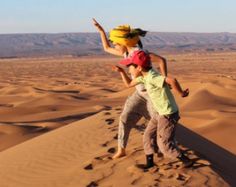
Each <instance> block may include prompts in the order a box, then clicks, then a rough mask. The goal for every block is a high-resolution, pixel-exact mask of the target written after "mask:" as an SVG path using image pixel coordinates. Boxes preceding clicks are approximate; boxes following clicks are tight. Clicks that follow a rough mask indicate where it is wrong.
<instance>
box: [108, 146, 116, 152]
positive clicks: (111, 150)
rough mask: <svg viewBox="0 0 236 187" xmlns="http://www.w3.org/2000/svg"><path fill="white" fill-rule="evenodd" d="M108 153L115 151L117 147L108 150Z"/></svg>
mask: <svg viewBox="0 0 236 187" xmlns="http://www.w3.org/2000/svg"><path fill="white" fill-rule="evenodd" d="M107 152H108V153H115V152H116V148H114V147H111V148H109V149H108V150H107Z"/></svg>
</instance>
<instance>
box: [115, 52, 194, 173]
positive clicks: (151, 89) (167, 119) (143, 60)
mask: <svg viewBox="0 0 236 187" xmlns="http://www.w3.org/2000/svg"><path fill="white" fill-rule="evenodd" d="M120 63H121V64H123V65H126V66H127V67H128V68H129V73H130V74H131V76H133V77H135V78H134V79H133V80H130V79H129V78H128V76H127V74H126V73H125V71H124V70H123V69H122V68H120V67H118V66H116V67H115V71H118V72H120V74H121V77H122V80H123V81H124V83H125V85H126V86H127V87H133V86H135V85H137V84H140V83H142V84H144V86H145V88H146V90H147V93H148V95H149V97H150V100H151V102H152V104H153V107H154V110H155V111H156V112H155V113H154V114H153V115H152V116H151V117H152V118H151V120H150V121H149V123H148V125H147V128H146V130H145V132H144V136H143V144H144V152H145V154H146V161H147V163H146V165H145V167H144V168H145V169H148V168H150V167H152V166H154V162H153V154H154V148H155V147H154V145H152V137H153V136H154V135H155V134H157V136H156V138H157V145H158V148H159V150H160V151H161V152H162V153H163V155H164V156H166V157H169V158H178V159H179V160H180V161H182V162H183V164H184V166H185V167H189V166H191V165H192V164H193V162H192V161H191V160H190V159H189V158H188V157H186V156H185V155H184V154H182V153H181V151H180V150H179V148H178V147H177V145H176V144H175V140H174V137H175V126H176V124H177V122H178V120H179V119H180V117H179V109H178V106H177V104H176V102H175V99H174V96H173V95H172V93H171V91H170V88H169V86H168V85H170V86H171V87H172V88H173V90H174V91H176V92H177V93H178V94H179V95H180V96H182V97H186V96H188V94H189V91H188V89H187V90H182V88H181V87H180V85H179V83H178V81H177V80H176V79H172V78H170V77H165V76H162V75H160V74H159V73H157V72H156V71H154V70H153V69H152V66H151V61H150V57H149V55H148V54H147V53H145V52H144V51H142V50H139V51H135V52H134V53H133V54H132V56H131V57H130V58H127V59H125V60H123V61H121V62H120ZM167 84H168V85H167Z"/></svg>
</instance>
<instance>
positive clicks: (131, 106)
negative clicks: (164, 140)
mask: <svg viewBox="0 0 236 187" xmlns="http://www.w3.org/2000/svg"><path fill="white" fill-rule="evenodd" d="M93 23H94V25H95V27H96V28H97V30H98V31H99V33H100V37H101V40H102V45H103V49H104V51H105V52H107V53H110V54H113V55H116V56H123V57H124V58H128V57H129V56H130V55H132V54H133V52H135V51H137V50H140V49H142V43H141V39H140V38H141V37H144V36H145V34H146V31H143V30H141V29H134V28H131V27H130V26H129V25H122V26H118V27H116V28H114V29H112V30H111V31H110V33H109V40H108V39H107V36H106V33H105V31H104V29H103V27H102V26H101V25H100V24H99V23H98V22H97V21H96V20H95V19H93ZM110 42H112V44H113V46H112V45H110ZM149 55H150V57H151V59H152V62H155V63H157V64H158V66H159V68H160V72H161V74H162V75H164V76H167V65H166V60H165V58H163V57H161V56H159V55H156V54H154V53H149ZM149 106H150V102H149V97H148V95H147V92H146V90H145V88H144V86H143V85H142V84H139V85H137V86H136V91H135V92H134V93H133V94H132V95H131V96H129V97H128V98H127V100H126V102H125V105H124V108H123V111H122V113H121V116H120V120H119V130H118V151H117V153H116V154H115V155H114V156H113V159H115V158H120V157H123V156H125V155H126V152H125V148H126V145H127V142H128V138H129V134H130V131H131V129H132V128H133V127H134V126H135V125H136V123H137V122H138V121H139V120H140V119H141V118H142V117H145V118H146V119H148V120H150V118H151V117H150V116H151V115H150V113H151V112H150V110H148V108H150V107H149Z"/></svg>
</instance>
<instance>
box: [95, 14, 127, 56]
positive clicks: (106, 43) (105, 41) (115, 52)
mask: <svg viewBox="0 0 236 187" xmlns="http://www.w3.org/2000/svg"><path fill="white" fill-rule="evenodd" d="M93 24H94V26H95V27H96V28H97V30H98V32H99V33H100V37H101V40H102V46H103V49H104V51H105V52H108V53H110V54H113V55H117V56H123V53H122V52H121V51H119V50H116V49H115V48H113V47H111V46H110V43H109V41H108V39H107V36H106V33H105V31H104V29H103V28H102V26H101V25H100V24H99V23H98V22H97V21H96V20H95V19H94V18H93Z"/></svg>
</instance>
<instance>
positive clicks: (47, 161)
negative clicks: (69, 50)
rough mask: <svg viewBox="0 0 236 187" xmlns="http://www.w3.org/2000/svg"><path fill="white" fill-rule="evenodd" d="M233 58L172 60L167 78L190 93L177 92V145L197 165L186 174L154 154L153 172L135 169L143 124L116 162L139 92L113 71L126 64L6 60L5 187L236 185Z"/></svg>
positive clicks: (1, 107)
mask: <svg viewBox="0 0 236 187" xmlns="http://www.w3.org/2000/svg"><path fill="white" fill-rule="evenodd" d="M235 56H236V54H235V53H231V54H230V57H229V54H224V53H222V54H221V53H219V54H215V53H212V54H184V55H175V56H173V55H169V56H168V55H167V58H168V59H169V64H168V67H169V72H170V75H173V76H175V77H177V78H178V79H179V81H180V82H181V83H182V85H183V87H188V88H190V96H189V97H187V98H184V99H183V98H180V97H179V96H177V95H176V99H177V102H178V103H179V106H180V110H181V116H182V118H181V121H180V123H181V125H179V126H178V129H177V141H178V142H179V144H180V146H181V147H182V149H184V150H185V151H186V153H187V154H188V155H189V156H190V157H191V158H192V159H194V160H195V164H194V166H193V168H191V169H183V168H182V167H181V164H180V163H179V162H178V161H175V160H168V159H164V158H162V157H156V158H155V162H156V166H155V167H154V168H153V169H152V170H150V171H146V172H144V171H143V170H140V169H139V168H138V167H137V165H138V164H142V163H144V153H143V149H142V133H143V130H144V128H145V124H146V121H145V120H144V119H142V120H141V121H140V122H139V124H138V125H137V126H136V128H135V129H134V130H133V131H132V132H131V136H130V141H129V145H128V148H127V152H128V154H127V156H126V157H124V158H121V159H118V160H111V156H112V155H113V154H114V152H115V151H116V145H117V129H118V120H119V115H120V113H121V110H122V105H123V103H124V101H125V99H126V97H127V96H128V95H129V94H131V93H132V92H133V89H125V88H124V86H123V84H122V82H121V80H120V78H119V76H118V75H117V74H116V73H113V72H112V71H111V69H110V65H111V64H114V63H116V62H117V61H118V60H119V59H116V58H103V57H100V58H97V57H83V58H78V59H76V58H70V57H66V58H63V59H61V58H58V59H56V58H48V59H47V58H42V59H36V58H35V59H8V60H1V61H0V72H1V73H0V150H1V152H0V165H1V170H0V184H1V186H3V187H6V186H10V187H12V186H13V187H15V186H17V187H18V186H19V187H20V186H22V187H27V186H30V187H31V186H50V187H51V186H63V187H64V186H90V187H92V186H133V185H136V186H235V185H236V181H235V172H236V171H235V168H236V159H235V153H236V148H235V144H236V140H235V138H234V136H235V132H236V127H235V119H236V118H235V113H236V101H235V96H236V82H235V81H236V77H235V75H236V63H235V58H233V57H235ZM196 59H198V60H196ZM226 62H227V63H226ZM212 63H213V64H214V65H212ZM222 63H225V65H224V66H223V67H222ZM59 127H60V128H59Z"/></svg>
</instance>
